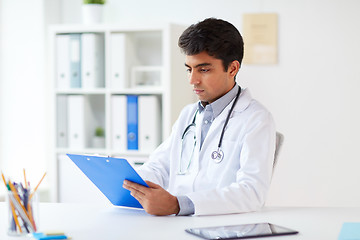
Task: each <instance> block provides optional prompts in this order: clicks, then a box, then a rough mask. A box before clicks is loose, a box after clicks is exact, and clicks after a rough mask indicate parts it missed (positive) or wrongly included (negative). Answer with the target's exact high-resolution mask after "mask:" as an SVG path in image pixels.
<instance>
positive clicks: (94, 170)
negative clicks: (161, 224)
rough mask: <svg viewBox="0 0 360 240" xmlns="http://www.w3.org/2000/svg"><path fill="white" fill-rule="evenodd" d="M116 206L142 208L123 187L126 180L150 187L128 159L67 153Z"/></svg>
mask: <svg viewBox="0 0 360 240" xmlns="http://www.w3.org/2000/svg"><path fill="white" fill-rule="evenodd" d="M66 155H67V156H68V157H69V158H70V159H71V160H72V161H73V162H74V163H75V164H76V166H78V167H79V168H80V170H81V171H82V172H83V173H84V174H85V175H86V176H87V177H88V178H89V179H90V180H91V181H92V182H93V183H94V184H95V186H96V187H97V188H98V189H99V190H100V191H101V192H102V193H103V194H104V195H105V196H106V197H107V198H108V199H109V200H110V202H111V203H112V204H113V205H115V206H124V207H134V208H142V206H141V204H140V203H139V202H138V201H137V200H136V199H135V198H134V197H133V196H131V195H130V191H129V190H127V189H125V188H123V187H122V185H123V182H124V180H125V179H126V180H129V181H132V182H135V183H138V184H141V185H143V186H146V187H149V186H148V185H147V184H146V183H145V181H144V180H143V179H142V178H141V177H140V176H139V174H138V173H137V172H136V171H135V170H134V168H133V167H132V166H131V165H130V164H129V162H128V161H127V160H126V159H123V158H112V157H102V156H91V155H90V156H88V155H77V154H66Z"/></svg>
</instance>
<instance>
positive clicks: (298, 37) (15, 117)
mask: <svg viewBox="0 0 360 240" xmlns="http://www.w3.org/2000/svg"><path fill="white" fill-rule="evenodd" d="M0 1H1V0H0ZM2 1H3V8H2V12H1V18H2V20H3V21H2V23H3V27H4V29H3V30H4V32H5V31H6V33H7V34H6V35H5V34H4V35H2V36H1V38H2V41H3V46H8V47H3V48H2V49H1V50H0V51H1V55H3V57H4V59H6V62H4V63H3V68H2V69H3V72H2V73H1V76H2V79H4V80H6V81H3V85H2V89H0V91H1V96H0V98H1V99H0V102H2V105H1V107H0V111H1V120H2V123H3V126H2V127H1V132H0V133H1V136H2V140H3V142H2V147H1V149H2V150H3V151H2V152H1V158H0V159H1V160H6V161H7V162H12V163H14V162H16V163H17V167H18V166H20V165H24V166H26V167H29V168H31V167H32V166H34V164H33V163H32V162H33V161H35V162H36V166H37V167H36V169H40V170H39V172H41V171H42V170H43V169H45V168H46V160H45V159H46V156H47V154H48V153H47V149H48V147H49V146H48V145H47V142H48V141H49V139H51V138H52V136H48V135H47V134H46V128H48V127H49V126H48V124H47V120H48V119H50V116H48V113H47V110H49V108H50V106H48V105H46V101H47V100H48V99H49V96H51V95H49V94H48V92H49V91H51V89H49V88H48V86H49V83H48V82H47V81H46V79H45V77H44V73H43V71H44V68H46V61H45V60H44V59H45V57H44V51H45V50H44V48H43V47H42V46H44V45H45V44H46V34H45V33H46V31H45V30H44V21H45V24H47V23H48V21H47V20H44V19H45V18H46V17H44V14H43V13H44V12H45V13H49V12H48V11H47V7H46V4H44V2H47V1H41V0H37V1H32V3H31V4H30V3H26V2H27V1H24V0H22V1H21V0H16V1H15V0H13V1H10V0H2ZM59 1H60V0H59ZM10 2H12V4H10ZM14 2H22V4H23V6H24V4H25V6H24V9H25V8H26V9H29V10H30V11H26V12H25V10H23V9H22V8H21V9H20V8H17V7H16V6H15V5H16V4H15V3H14ZM60 2H61V5H59V7H58V8H56V9H58V10H57V12H56V11H55V10H54V9H53V10H49V11H53V12H54V13H57V14H60V17H59V19H61V20H62V22H63V23H79V22H81V18H80V12H81V8H80V7H81V1H80V0H77V1H74V0H62V1H60ZM9 7H10V8H9ZM44 8H45V9H44ZM359 8H360V2H359V1H357V0H346V1H343V0H313V1H310V0H293V1H287V0H266V1H265V0H224V1H221V3H219V1H215V0H209V1H206V2H203V1H190V0H183V1H177V2H175V1H166V0H154V1H145V0H139V1H123V0H108V1H107V4H106V6H105V20H104V21H105V22H106V23H114V24H116V23H129V24H131V23H133V22H144V23H151V22H153V23H157V22H173V23H182V24H185V25H189V24H192V23H194V22H197V21H199V20H202V19H204V18H206V17H219V18H223V19H226V20H229V21H231V22H232V23H234V25H236V26H237V27H238V28H239V29H240V30H241V25H242V14H243V13H249V12H254V13H257V12H275V13H278V14H279V63H278V64H277V65H271V66H250V65H244V66H243V67H242V69H241V72H240V73H239V75H238V82H239V83H240V84H241V85H242V86H243V87H249V88H250V90H251V92H252V94H253V96H254V97H255V98H257V99H258V100H260V101H261V102H262V103H263V104H264V105H265V106H266V107H268V108H269V110H270V111H271V112H272V113H273V115H274V118H275V120H276V123H277V128H278V130H279V131H281V132H282V133H283V134H284V135H285V143H284V146H283V149H282V151H281V153H280V159H279V164H278V166H277V168H276V172H275V175H274V178H273V183H272V188H271V191H270V193H269V200H268V205H284V206H294V205H295V206H360V191H356V190H355V189H358V183H359V182H360V174H358V172H359V170H358V169H359V168H360V161H359V157H360V156H359V152H358V151H357V146H358V144H359V137H358V136H360V125H359V124H358V123H359V122H360V121H359V120H360V107H359V104H360V95H359V94H358V93H357V92H358V91H359V89H360V81H359V80H360V79H359V78H360V68H359V62H360V60H359V58H358V56H359V54H360V47H359V46H358V43H359V42H360V26H359V25H360V15H359V14H357V11H358V9H359ZM50 9H51V8H50ZM41 18H44V19H41ZM4 19H5V21H4ZM0 23H1V21H0ZM10 23H11V24H10ZM20 30H21V31H20ZM24 39H26V41H24ZM9 46H11V47H9ZM29 63H31V64H29ZM19 69H21V71H19ZM24 99H25V100H24ZM5 101H6V102H5ZM9 102H10V103H11V104H10V105H9ZM43 126H45V128H44V127H43ZM29 156H30V157H29ZM7 169H8V168H7ZM14 169H15V167H14ZM14 171H15V170H14ZM16 171H18V170H16ZM39 174H40V173H39Z"/></svg>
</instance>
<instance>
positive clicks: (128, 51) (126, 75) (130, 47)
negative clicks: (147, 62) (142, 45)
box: [110, 33, 140, 90]
mask: <svg viewBox="0 0 360 240" xmlns="http://www.w3.org/2000/svg"><path fill="white" fill-rule="evenodd" d="M136 56H137V54H136V52H135V47H134V44H133V41H132V39H131V37H130V36H129V35H128V34H125V33H112V34H111V35H110V83H111V88H113V89H119V90H121V89H124V88H127V87H129V85H130V69H131V67H132V66H135V65H139V64H140V63H138V61H137V58H136Z"/></svg>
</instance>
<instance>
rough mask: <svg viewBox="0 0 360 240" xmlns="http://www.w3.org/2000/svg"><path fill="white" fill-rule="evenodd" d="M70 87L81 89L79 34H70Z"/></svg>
mask: <svg viewBox="0 0 360 240" xmlns="http://www.w3.org/2000/svg"><path fill="white" fill-rule="evenodd" d="M70 73H71V75H70V87H71V88H81V34H79V33H72V34H70Z"/></svg>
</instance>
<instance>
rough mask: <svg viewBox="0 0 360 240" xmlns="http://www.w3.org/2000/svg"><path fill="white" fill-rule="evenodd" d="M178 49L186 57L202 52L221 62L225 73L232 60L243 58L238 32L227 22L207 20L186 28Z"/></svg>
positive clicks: (241, 42)
mask: <svg viewBox="0 0 360 240" xmlns="http://www.w3.org/2000/svg"><path fill="white" fill-rule="evenodd" d="M178 45H179V47H180V48H181V50H182V52H183V53H185V54H186V55H188V56H191V55H196V54H199V53H201V52H203V51H205V52H207V54H209V55H210V56H212V57H215V58H217V59H220V60H222V63H223V66H224V69H225V71H227V70H228V67H229V64H230V63H231V62H233V61H234V60H237V61H239V63H240V65H241V61H242V59H243V56H244V42H243V39H242V37H241V34H240V32H239V31H238V30H237V29H236V27H234V25H232V24H231V23H229V22H226V21H224V20H221V19H216V18H207V19H205V20H204V21H202V22H198V23H197V24H193V25H191V26H190V27H188V28H187V29H186V30H185V31H184V32H183V34H182V35H181V36H180V38H179V42H178Z"/></svg>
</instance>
